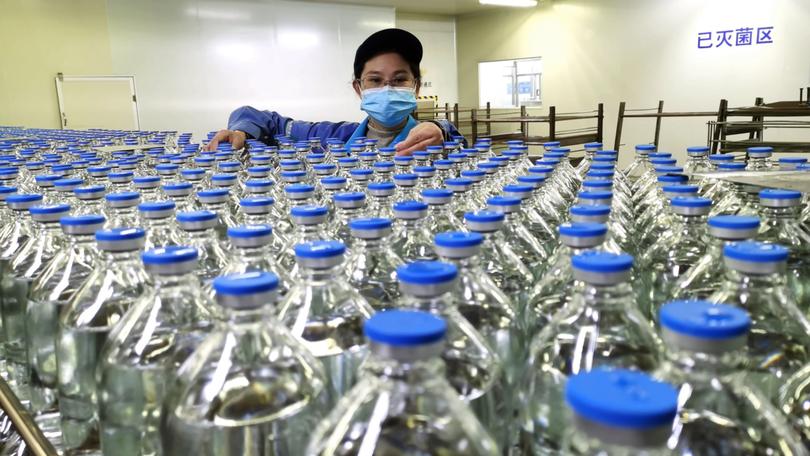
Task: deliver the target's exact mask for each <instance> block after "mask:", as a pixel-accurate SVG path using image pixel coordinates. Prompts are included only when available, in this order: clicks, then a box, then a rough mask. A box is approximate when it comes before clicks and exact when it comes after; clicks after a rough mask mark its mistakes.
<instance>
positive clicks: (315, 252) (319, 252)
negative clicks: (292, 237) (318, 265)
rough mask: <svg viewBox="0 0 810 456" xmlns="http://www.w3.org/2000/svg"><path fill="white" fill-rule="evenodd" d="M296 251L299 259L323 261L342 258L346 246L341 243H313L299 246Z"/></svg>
mask: <svg viewBox="0 0 810 456" xmlns="http://www.w3.org/2000/svg"><path fill="white" fill-rule="evenodd" d="M294 250H295V256H296V257H298V258H312V259H323V258H333V257H338V256H342V255H343V254H344V253H345V252H346V246H345V245H344V244H343V243H342V242H340V241H312V242H304V243H302V244H297V245H296V246H295V248H294Z"/></svg>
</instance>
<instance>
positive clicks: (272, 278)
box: [213, 271, 278, 296]
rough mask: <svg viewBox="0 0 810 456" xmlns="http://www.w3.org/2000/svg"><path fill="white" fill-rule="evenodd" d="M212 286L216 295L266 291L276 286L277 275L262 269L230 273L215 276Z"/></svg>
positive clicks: (237, 294)
mask: <svg viewBox="0 0 810 456" xmlns="http://www.w3.org/2000/svg"><path fill="white" fill-rule="evenodd" d="M213 286H214V291H215V292H216V293H217V294H218V295H227V296H246V295H253V294H259V293H267V292H270V291H273V290H275V289H276V288H278V276H276V275H275V274H273V273H272V272H264V271H253V272H245V273H243V274H231V275H225V276H219V277H217V278H215V279H214V282H213Z"/></svg>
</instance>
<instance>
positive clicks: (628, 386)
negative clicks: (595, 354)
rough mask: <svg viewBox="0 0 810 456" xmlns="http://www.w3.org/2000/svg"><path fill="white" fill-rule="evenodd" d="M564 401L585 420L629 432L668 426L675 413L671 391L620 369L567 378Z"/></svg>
mask: <svg viewBox="0 0 810 456" xmlns="http://www.w3.org/2000/svg"><path fill="white" fill-rule="evenodd" d="M565 401H566V403H568V406H569V407H571V409H573V410H574V412H575V413H576V414H577V415H579V416H581V417H583V418H585V419H587V420H588V421H593V422H596V423H599V424H602V425H605V426H611V427H620V428H631V429H646V428H654V427H658V426H669V425H670V424H671V423H672V422H673V420H674V419H675V414H676V413H677V411H678V392H677V390H676V389H675V388H673V387H672V386H670V385H668V384H666V383H663V382H658V381H656V380H654V379H653V378H652V377H650V376H649V375H647V374H644V373H641V372H637V371H631V370H624V369H608V368H601V367H600V368H596V369H593V370H591V371H590V372H585V373H582V374H577V375H574V376H572V377H570V378H569V379H568V382H567V383H566V385H565Z"/></svg>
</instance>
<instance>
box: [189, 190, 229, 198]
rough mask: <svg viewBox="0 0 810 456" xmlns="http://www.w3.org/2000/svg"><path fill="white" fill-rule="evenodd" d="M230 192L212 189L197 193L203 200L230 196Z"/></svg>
mask: <svg viewBox="0 0 810 456" xmlns="http://www.w3.org/2000/svg"><path fill="white" fill-rule="evenodd" d="M230 192H231V191H230V190H228V189H227V188H210V189H207V190H200V191H198V192H197V196H199V197H202V198H217V197H222V196H227V195H228V194H230Z"/></svg>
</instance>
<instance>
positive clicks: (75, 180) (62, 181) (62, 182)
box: [53, 177, 84, 187]
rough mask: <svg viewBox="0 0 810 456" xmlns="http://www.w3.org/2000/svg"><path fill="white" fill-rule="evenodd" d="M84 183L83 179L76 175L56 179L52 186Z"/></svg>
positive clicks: (71, 185)
mask: <svg viewBox="0 0 810 456" xmlns="http://www.w3.org/2000/svg"><path fill="white" fill-rule="evenodd" d="M83 183H84V179H79V178H77V177H73V178H68V179H58V180H55V181H54V182H53V185H54V187H73V186H79V185H82V184H83Z"/></svg>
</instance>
